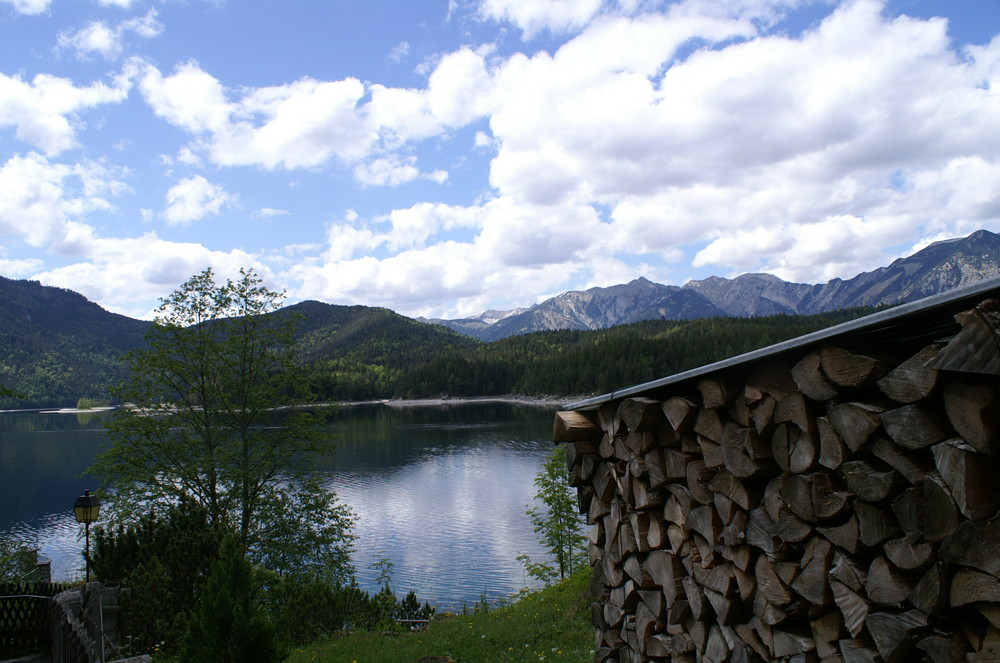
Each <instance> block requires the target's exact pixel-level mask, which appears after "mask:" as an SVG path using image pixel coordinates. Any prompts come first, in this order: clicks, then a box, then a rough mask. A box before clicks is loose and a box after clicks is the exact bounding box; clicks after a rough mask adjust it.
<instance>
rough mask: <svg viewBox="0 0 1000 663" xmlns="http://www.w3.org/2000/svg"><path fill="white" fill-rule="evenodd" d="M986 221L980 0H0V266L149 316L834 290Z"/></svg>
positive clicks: (989, 51) (989, 127) (997, 173)
mask: <svg viewBox="0 0 1000 663" xmlns="http://www.w3.org/2000/svg"><path fill="white" fill-rule="evenodd" d="M980 228H986V229H989V230H992V231H995V232H996V231H1000V0H848V1H843V2H837V1H834V0H815V1H812V0H678V1H672V2H668V1H665V0H664V1H659V0H365V1H364V2H355V1H349V0H283V1H281V2H277V1H271V2H267V1H265V0H239V1H237V0H0V275H2V276H5V277H7V278H14V279H32V280H37V281H40V282H41V283H43V284H46V285H52V286H59V287H63V288H69V289H71V290H74V291H76V292H79V293H81V294H83V295H84V296H86V297H87V298H88V299H90V300H92V301H95V302H97V303H98V304H100V305H101V306H103V307H104V308H106V309H108V310H109V311H113V312H116V313H122V314H125V315H128V316H131V317H134V318H149V317H151V316H152V314H153V313H152V312H153V310H154V309H155V307H156V306H157V304H158V303H159V300H160V298H162V297H165V296H166V295H167V294H169V293H170V292H171V291H173V290H174V289H175V288H177V287H178V286H179V285H180V284H181V283H183V282H184V281H185V280H187V279H188V278H189V277H190V276H192V275H194V274H197V273H199V272H201V271H202V270H204V269H205V268H207V267H212V268H213V269H214V270H215V271H216V273H217V274H218V275H219V276H220V277H222V278H228V277H236V276H238V273H239V270H240V268H252V269H254V270H255V271H256V273H257V274H259V275H260V276H261V277H262V278H263V279H264V280H265V282H266V283H267V284H268V285H269V286H270V287H272V288H274V289H278V290H284V291H285V292H286V296H287V300H286V301H287V302H290V303H291V302H297V301H302V300H308V299H315V300H319V301H324V302H329V303H332V304H364V305H368V306H384V307H387V308H390V309H392V310H394V311H397V312H399V313H402V314H404V315H409V316H426V317H444V318H458V317H463V316H469V315H474V314H477V313H480V312H482V311H485V310H487V309H499V310H504V309H512V308H515V307H521V306H530V305H532V304H535V303H538V302H540V301H543V300H544V299H546V298H548V297H551V296H554V295H556V294H559V293H561V292H565V291H567V290H582V289H586V288H590V287H594V286H609V285H614V284H618V283H625V282H628V281H630V280H633V279H635V278H638V277H640V276H643V277H646V278H648V279H650V280H652V281H656V282H658V283H664V284H670V285H682V284H683V283H685V282H687V281H688V280H691V279H700V278H706V277H708V276H712V275H716V276H728V277H732V276H736V275H738V274H742V273H747V272H769V273H772V274H775V275H777V276H779V277H781V278H783V279H786V280H789V281H795V282H799V283H822V282H825V281H827V280H829V279H831V278H836V277H840V278H850V277H852V276H854V275H856V274H858V273H859V272H862V271H867V270H871V269H875V268H877V267H879V266H882V265H886V264H888V263H890V262H891V261H892V260H894V259H896V258H899V257H902V256H906V255H909V254H911V253H913V252H914V251H916V250H919V249H920V248H923V247H924V246H927V245H928V244H930V243H931V242H934V241H937V240H940V239H945V238H951V237H959V236H964V235H968V234H970V233H972V232H974V231H975V230H978V229H980Z"/></svg>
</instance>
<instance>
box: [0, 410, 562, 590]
mask: <svg viewBox="0 0 1000 663" xmlns="http://www.w3.org/2000/svg"><path fill="white" fill-rule="evenodd" d="M553 412H554V409H552V408H543V407H537V406H528V405H519V404H508V403H476V404H463V405H459V404H455V405H449V406H444V407H438V406H430V405H420V406H415V407H397V406H393V407H388V406H355V407H343V408H339V409H338V410H337V411H336V412H335V413H334V414H333V415H332V418H331V422H330V431H331V435H333V436H335V439H336V449H335V452H334V453H333V454H332V455H331V456H330V457H329V458H327V459H325V460H324V461H323V462H322V463H320V464H319V465H318V466H317V468H316V471H318V472H321V473H323V474H324V475H326V476H327V477H328V478H329V479H328V484H327V485H328V486H329V487H330V488H331V490H334V491H335V492H336V493H337V495H338V496H339V497H340V499H341V500H342V501H343V502H346V503H347V504H349V505H350V506H351V507H352V508H353V509H354V511H355V512H356V513H357V515H358V523H357V525H356V527H355V534H357V536H358V540H357V543H356V552H355V555H354V562H355V566H356V568H357V571H358V582H359V584H360V585H361V586H362V587H364V588H366V589H369V590H374V589H376V587H375V582H374V580H375V576H376V573H375V571H373V570H372V569H370V568H369V565H370V564H371V563H372V562H374V561H375V560H376V559H378V558H379V557H380V556H381V557H387V558H389V559H391V560H392V562H393V563H394V565H395V570H394V574H393V583H392V584H393V589H394V590H395V591H396V593H397V594H400V595H401V594H402V593H405V592H406V591H409V590H411V589H412V590H414V591H416V592H417V596H418V597H419V598H420V599H421V600H422V601H423V600H428V601H430V602H431V604H435V603H436V604H437V605H438V606H439V607H440V608H454V607H458V606H460V605H462V604H466V605H471V604H473V603H475V602H476V601H478V600H480V598H481V597H482V596H483V595H485V596H486V597H487V598H489V599H491V600H495V599H497V598H499V597H503V596H507V595H510V594H511V593H513V592H516V591H517V590H519V589H521V588H522V587H524V586H525V585H526V584H529V583H528V581H527V579H526V578H525V576H524V573H523V571H522V569H521V566H520V565H519V564H518V563H517V561H516V559H515V558H516V556H517V555H518V554H519V553H521V552H526V553H528V554H530V555H531V556H532V557H535V558H539V557H540V556H541V549H540V547H539V545H538V542H537V540H536V536H535V534H534V532H533V531H532V528H531V523H530V521H529V520H528V517H527V516H526V515H525V513H524V511H525V507H526V506H527V505H528V503H529V502H531V500H532V497H533V495H534V492H535V489H534V486H533V481H534V477H535V475H536V474H537V473H538V471H539V470H540V469H541V466H542V464H543V463H544V461H545V458H546V457H547V456H548V454H549V453H550V451H551V449H552V442H551V434H552V417H553ZM105 416H106V415H105ZM103 419H104V416H95V415H76V414H64V413H0V530H8V531H9V530H14V531H17V532H19V533H22V534H28V535H31V536H34V537H36V538H37V540H38V543H39V545H40V546H41V548H42V554H43V555H44V556H46V557H49V558H50V559H51V560H52V566H53V575H54V576H55V579H57V580H62V579H68V578H71V577H75V576H77V575H80V574H82V558H81V555H80V551H81V550H82V549H83V541H82V526H80V525H78V524H77V523H76V522H75V520H74V519H73V515H72V505H73V501H74V500H75V499H76V497H77V496H79V495H81V494H82V493H83V490H84V489H85V488H96V486H97V482H96V480H95V479H93V478H89V477H88V478H80V474H81V473H83V472H84V471H85V470H86V469H87V468H88V467H89V466H90V464H91V462H92V461H93V458H94V456H95V455H96V454H97V453H98V452H100V450H102V449H103V448H105V446H106V445H107V440H106V438H105V436H104V433H103Z"/></svg>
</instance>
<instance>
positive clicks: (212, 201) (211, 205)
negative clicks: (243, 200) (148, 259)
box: [163, 175, 236, 226]
mask: <svg viewBox="0 0 1000 663" xmlns="http://www.w3.org/2000/svg"><path fill="white" fill-rule="evenodd" d="M166 198H167V207H166V209H165V210H164V211H163V217H164V218H165V219H166V220H167V223H168V224H169V225H172V226H174V225H187V224H189V223H191V222H192V221H197V220H199V219H201V218H203V217H205V216H208V215H209V214H218V213H219V212H220V211H221V210H222V208H223V207H224V206H229V205H232V204H233V203H234V202H235V200H236V199H235V197H234V196H233V195H231V194H229V193H226V191H225V189H223V188H222V187H221V186H218V185H216V184H212V183H211V182H209V181H208V180H206V179H205V178H204V177H202V176H201V175H195V176H193V177H187V178H185V179H182V180H181V181H179V182H178V183H177V184H175V185H174V186H172V187H170V190H169V191H167V196H166Z"/></svg>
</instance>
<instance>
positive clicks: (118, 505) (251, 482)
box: [92, 269, 354, 580]
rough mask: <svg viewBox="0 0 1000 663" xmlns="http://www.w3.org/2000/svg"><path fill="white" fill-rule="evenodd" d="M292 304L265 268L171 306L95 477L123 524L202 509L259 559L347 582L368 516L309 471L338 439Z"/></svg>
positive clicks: (163, 310)
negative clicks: (264, 276)
mask: <svg viewBox="0 0 1000 663" xmlns="http://www.w3.org/2000/svg"><path fill="white" fill-rule="evenodd" d="M283 298H284V295H283V293H278V292H274V291H272V290H269V289H268V288H266V287H265V286H264V285H263V284H262V280H261V279H260V278H259V277H258V276H257V275H256V274H255V273H254V272H253V271H252V270H243V271H241V273H240V278H239V279H238V280H236V281H232V280H227V281H226V282H225V283H217V282H216V280H215V275H214V273H213V272H212V270H211V269H207V270H205V271H204V272H202V273H200V274H197V275H195V276H193V277H191V278H190V279H189V280H188V281H187V282H185V283H184V284H182V285H181V286H180V287H179V288H178V289H177V290H176V291H174V292H173V293H172V294H170V295H169V296H168V297H166V298H165V299H163V300H162V304H161V306H160V307H159V308H158V309H157V317H156V319H155V324H154V325H153V326H152V327H151V328H150V329H149V331H148V332H147V336H146V343H145V345H144V346H143V347H142V348H140V349H139V350H136V351H135V352H133V353H131V354H130V355H129V356H128V357H127V359H128V362H129V365H130V369H131V370H130V378H129V380H128V382H127V383H126V384H125V385H123V387H122V388H121V389H120V391H119V396H120V398H121V399H122V401H123V403H125V405H124V406H123V407H121V408H120V409H119V410H118V411H117V412H116V415H115V417H114V418H113V419H112V422H111V424H110V426H109V433H110V437H111V440H112V445H111V447H110V448H109V449H108V450H107V451H106V452H105V453H103V454H102V455H101V456H100V457H99V458H98V461H97V463H96V464H95V466H94V467H93V468H92V472H93V473H94V474H96V475H98V476H99V477H100V478H101V480H102V481H103V482H104V489H105V493H106V494H107V496H108V498H109V499H110V501H111V502H112V504H113V507H114V509H113V511H114V512H115V513H116V514H118V516H119V517H121V518H124V519H129V518H135V517H137V516H138V515H140V514H142V513H143V512H146V511H148V510H149V509H150V508H153V507H155V506H157V505H165V506H169V505H173V504H176V503H177V502H178V501H179V500H180V499H182V498H185V497H187V498H191V499H193V500H194V501H195V502H197V503H198V504H200V505H202V506H203V507H204V508H205V510H206V511H207V513H208V518H209V522H210V523H211V524H212V525H213V526H214V527H216V528H218V529H219V530H220V531H225V532H230V533H233V534H234V535H235V536H236V537H237V538H238V539H239V541H240V542H241V544H242V546H243V547H244V548H245V549H246V550H247V551H248V555H249V557H250V559H251V561H253V562H255V563H260V564H263V565H264V566H268V567H271V568H277V569H278V570H282V571H292V570H312V571H323V572H325V574H326V575H327V576H328V577H330V578H331V579H333V580H343V579H346V578H347V577H349V575H350V573H351V571H352V570H351V568H350V562H349V552H350V548H351V542H352V535H351V532H350V529H351V525H352V523H353V519H354V516H353V514H352V513H351V512H350V510H349V509H348V508H347V507H346V506H345V505H343V504H340V503H338V502H337V499H336V495H335V494H334V493H333V492H332V491H330V490H328V489H327V487H325V486H323V485H322V483H321V482H319V481H318V480H316V478H315V477H313V476H311V475H310V472H309V467H310V459H311V458H312V457H313V456H314V455H315V454H317V453H321V452H323V451H324V449H325V448H326V447H327V446H328V445H329V444H330V441H329V437H328V436H325V435H324V434H323V431H322V429H321V428H320V427H319V426H318V423H319V420H318V419H317V416H316V415H315V413H314V412H312V411H310V410H308V409H307V408H304V407H302V406H303V405H305V404H307V403H308V402H309V395H308V392H307V390H306V388H305V381H304V380H303V379H302V370H301V368H300V366H299V365H298V364H297V362H296V361H295V356H294V352H293V350H294V344H293V341H294V337H293V331H294V329H293V324H294V321H293V319H292V318H291V317H290V316H287V315H283V314H282V313H281V312H279V308H280V306H281V303H282V300H283Z"/></svg>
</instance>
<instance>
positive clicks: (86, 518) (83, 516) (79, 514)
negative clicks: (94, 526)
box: [73, 490, 101, 523]
mask: <svg viewBox="0 0 1000 663" xmlns="http://www.w3.org/2000/svg"><path fill="white" fill-rule="evenodd" d="M100 511H101V500H99V499H97V495H91V494H90V491H89V490H85V491H83V495H81V496H80V497H78V498H76V502H75V503H74V504H73V514H74V515H75V516H76V522H78V523H92V522H94V521H95V520H97V516H98V514H99V513H100Z"/></svg>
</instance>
